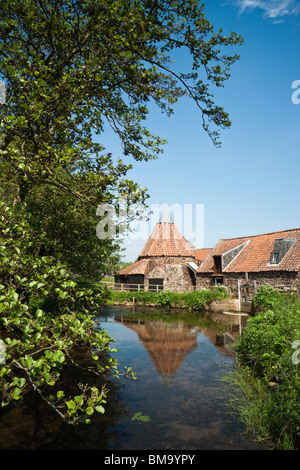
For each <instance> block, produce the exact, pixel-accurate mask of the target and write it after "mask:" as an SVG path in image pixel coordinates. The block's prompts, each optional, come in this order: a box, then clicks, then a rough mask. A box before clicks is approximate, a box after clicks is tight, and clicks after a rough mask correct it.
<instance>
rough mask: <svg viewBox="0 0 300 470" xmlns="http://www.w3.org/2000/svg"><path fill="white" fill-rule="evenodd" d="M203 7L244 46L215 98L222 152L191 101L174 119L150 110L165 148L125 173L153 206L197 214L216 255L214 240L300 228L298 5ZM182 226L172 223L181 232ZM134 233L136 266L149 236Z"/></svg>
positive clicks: (246, 2)
mask: <svg viewBox="0 0 300 470" xmlns="http://www.w3.org/2000/svg"><path fill="white" fill-rule="evenodd" d="M205 4H206V8H205V11H206V17H207V18H208V19H209V21H210V22H211V23H212V24H213V25H214V26H215V28H216V29H218V28H221V27H222V28H223V31H224V34H228V33H229V32H230V31H235V32H237V33H239V34H241V35H242V36H243V38H244V40H245V44H244V45H243V46H242V47H239V48H238V53H240V54H241V59H240V60H239V61H238V62H236V63H235V64H234V66H233V67H232V70H231V77H230V79H229V80H228V81H227V82H226V83H225V87H224V88H222V89H215V90H213V91H214V96H215V100H216V102H217V103H218V104H219V105H220V106H223V107H224V108H225V110H226V111H227V112H229V115H230V119H231V120H232V126H231V128H230V129H229V130H222V131H221V141H222V146H221V148H215V147H214V145H213V143H212V142H211V140H210V139H209V137H208V136H207V134H206V133H205V132H204V131H203V130H202V127H201V115H200V113H199V111H198V109H197V108H196V107H195V105H194V103H192V102H191V101H189V100H188V99H184V100H182V101H181V102H180V103H179V104H177V105H176V107H175V114H174V115H173V116H172V117H171V118H168V117H167V116H166V115H163V114H160V113H159V110H157V111H154V112H153V114H152V116H151V118H150V122H149V126H150V130H151V131H153V132H154V133H157V134H158V135H160V136H161V137H164V138H166V139H167V140H168V144H167V145H166V146H165V151H164V153H163V154H162V155H161V156H160V157H159V158H158V159H157V160H155V161H150V162H143V163H134V165H133V166H134V168H133V170H132V171H131V172H130V174H129V176H130V177H131V178H132V179H133V180H135V181H138V182H139V183H140V184H141V185H142V186H143V187H147V188H148V190H149V193H150V196H151V197H150V200H149V205H150V208H151V207H153V206H155V207H157V205H163V204H166V205H168V206H169V207H172V205H174V204H177V205H181V206H182V207H183V205H184V204H186V205H190V206H192V207H195V206H196V205H199V206H201V207H202V208H203V213H202V215H203V214H204V215H203V220H202V225H203V227H202V229H203V236H202V237H201V243H200V244H201V246H199V248H201V247H213V246H214V245H215V244H216V243H217V241H218V240H219V239H220V238H231V237H239V236H247V235H255V234H259V233H267V232H272V231H277V230H285V229H291V228H299V227H300V220H299V202H300V184H299V174H300V163H299V162H300V159H299V140H300V104H294V103H293V101H292V95H293V93H296V92H297V89H293V88H292V84H293V83H294V82H295V81H297V80H300V1H299V0H297V1H294V0H269V1H262V0H209V1H206V2H205ZM182 60H184V58H183V59H182ZM178 65H179V66H180V65H181V64H180V61H179V63H178ZM182 65H183V64H182ZM299 83H300V82H299ZM299 88H300V87H299ZM294 96H295V95H294ZM297 96H298V98H300V93H299V94H298V95H297ZM294 101H295V100H294ZM174 215H175V214H174ZM181 222H182V221H180V220H179V221H178V220H176V217H175V223H177V224H178V225H179V227H180V228H182V229H183V228H184V227H183V225H181ZM153 223H156V220H154V221H153V220H152V221H151V222H149V223H148V225H147V227H148V228H147V230H148V235H150V233H151V229H152V227H153ZM137 229H138V231H137V234H138V233H139V226H137ZM183 232H184V230H183ZM140 233H141V236H140V237H139V238H138V235H136V236H135V237H134V238H135V239H133V237H132V235H131V236H129V237H128V239H127V240H125V243H124V247H125V248H126V251H125V252H124V260H125V261H134V260H135V259H136V258H137V256H138V255H139V253H140V251H141V249H142V248H143V246H144V244H145V242H146V240H145V233H146V232H145V230H143V231H140ZM184 235H185V236H187V237H188V235H189V234H186V233H184ZM191 241H194V242H195V240H191ZM197 241H199V240H197Z"/></svg>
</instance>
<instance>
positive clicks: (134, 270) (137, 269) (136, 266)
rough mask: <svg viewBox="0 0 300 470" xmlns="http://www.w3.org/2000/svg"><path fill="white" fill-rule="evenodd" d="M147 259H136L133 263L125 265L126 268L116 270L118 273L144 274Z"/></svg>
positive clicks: (146, 267)
mask: <svg viewBox="0 0 300 470" xmlns="http://www.w3.org/2000/svg"><path fill="white" fill-rule="evenodd" d="M148 263H149V261H148V260H146V259H141V260H140V261H136V262H135V263H133V264H131V265H130V266H126V268H124V269H122V270H121V271H119V272H118V274H125V275H129V274H144V275H145V274H146V272H147V269H148Z"/></svg>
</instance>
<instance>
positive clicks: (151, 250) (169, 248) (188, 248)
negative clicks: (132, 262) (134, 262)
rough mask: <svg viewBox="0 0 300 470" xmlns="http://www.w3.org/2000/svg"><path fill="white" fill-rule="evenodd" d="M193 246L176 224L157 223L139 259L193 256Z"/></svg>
mask: <svg viewBox="0 0 300 470" xmlns="http://www.w3.org/2000/svg"><path fill="white" fill-rule="evenodd" d="M192 248H193V245H192V244H191V243H190V242H189V241H187V240H186V239H185V238H184V237H183V235H182V234H181V233H180V231H179V229H178V228H177V226H176V225H175V224H174V223H169V222H162V223H160V222H159V223H157V224H156V225H155V227H154V229H153V232H152V233H151V235H150V237H149V239H148V241H147V243H146V245H145V246H144V249H143V250H142V252H141V254H140V256H139V258H138V259H141V258H145V257H147V258H149V257H153V256H189V257H190V256H193V251H194V250H193V249H192Z"/></svg>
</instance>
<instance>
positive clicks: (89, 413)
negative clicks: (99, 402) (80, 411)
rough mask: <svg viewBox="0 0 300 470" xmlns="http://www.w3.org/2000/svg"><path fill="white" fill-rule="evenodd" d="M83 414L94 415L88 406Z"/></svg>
mask: <svg viewBox="0 0 300 470" xmlns="http://www.w3.org/2000/svg"><path fill="white" fill-rule="evenodd" d="M85 412H86V414H87V415H92V414H93V413H94V409H93V408H92V407H91V406H88V407H87V409H86V410H85Z"/></svg>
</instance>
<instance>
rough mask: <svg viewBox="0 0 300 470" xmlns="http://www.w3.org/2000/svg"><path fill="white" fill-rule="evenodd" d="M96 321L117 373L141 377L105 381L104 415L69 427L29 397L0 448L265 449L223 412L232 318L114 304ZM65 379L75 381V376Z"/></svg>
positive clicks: (0, 427) (3, 433) (10, 420)
mask: <svg viewBox="0 0 300 470" xmlns="http://www.w3.org/2000/svg"><path fill="white" fill-rule="evenodd" d="M96 320H97V321H99V322H100V325H101V327H102V328H103V329H105V330H107V331H108V333H109V335H110V336H111V337H112V338H114V339H115V343H114V344H113V347H115V348H116V349H117V350H118V352H115V353H113V355H114V357H116V358H117V359H118V361H119V369H120V370H125V366H130V367H132V368H133V370H134V372H135V374H136V375H137V377H138V378H139V380H132V379H129V378H125V377H123V375H121V376H120V379H119V380H118V379H115V378H111V379H109V384H108V385H109V389H110V392H109V394H108V402H107V406H106V408H107V409H106V413H105V414H104V415H100V414H99V415H98V414H97V416H95V421H94V422H93V423H92V424H90V425H80V426H76V427H74V428H73V427H71V426H69V425H66V424H63V423H61V422H60V420H59V418H57V417H56V416H55V415H54V414H53V413H51V412H50V411H49V410H47V408H45V406H44V405H43V403H42V402H40V401H39V400H38V399H37V398H36V397H34V396H33V395H30V394H29V396H28V397H27V398H26V400H25V402H24V405H22V407H19V408H16V409H12V410H10V411H8V412H5V413H3V414H2V416H1V420H0V449H33V450H46V449H51V450H53V449H58V450H72V449H76V450H80V449H82V450H90V449H91V450H106V451H113V450H120V451H122V450H164V451H171V450H185V451H187V450H260V449H262V447H261V446H260V445H259V444H258V443H256V442H255V440H254V439H253V438H252V436H249V435H248V434H246V433H245V429H244V426H243V425H242V423H241V422H240V421H239V420H238V418H237V417H233V416H232V415H231V414H228V411H227V410H226V401H227V398H228V395H227V394H228V392H229V390H228V387H229V386H228V384H226V383H224V381H222V377H224V376H225V375H226V374H227V373H229V372H230V371H231V370H232V369H233V368H234V367H235V358H234V354H233V353H232V351H231V350H230V348H228V347H224V346H223V345H222V344H221V341H220V338H222V337H223V335H224V332H225V333H226V331H228V332H229V333H230V335H232V334H234V333H235V331H236V329H237V328H240V326H239V325H237V322H236V321H235V322H234V325H233V324H232V322H231V321H228V319H227V320H226V321H225V322H220V321H219V322H218V323H215V322H211V321H209V320H207V319H205V318H204V319H203V318H200V319H199V318H197V317H196V316H195V315H189V314H188V315H187V316H186V318H184V317H183V312H179V313H177V312H176V313H175V312H171V311H164V310H155V309H153V308H152V309H151V310H150V313H149V309H148V310H147V311H145V310H141V309H138V310H136V311H133V309H131V308H123V307H115V306H106V307H104V309H103V311H101V312H99V314H98V315H97V317H96ZM235 320H236V319H235ZM80 379H81V380H84V377H82V378H80ZM66 380H69V381H71V382H72V381H74V383H75V382H77V381H78V377H77V376H76V377H74V372H72V373H70V374H69V376H68V379H66ZM225 392H226V393H225Z"/></svg>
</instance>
